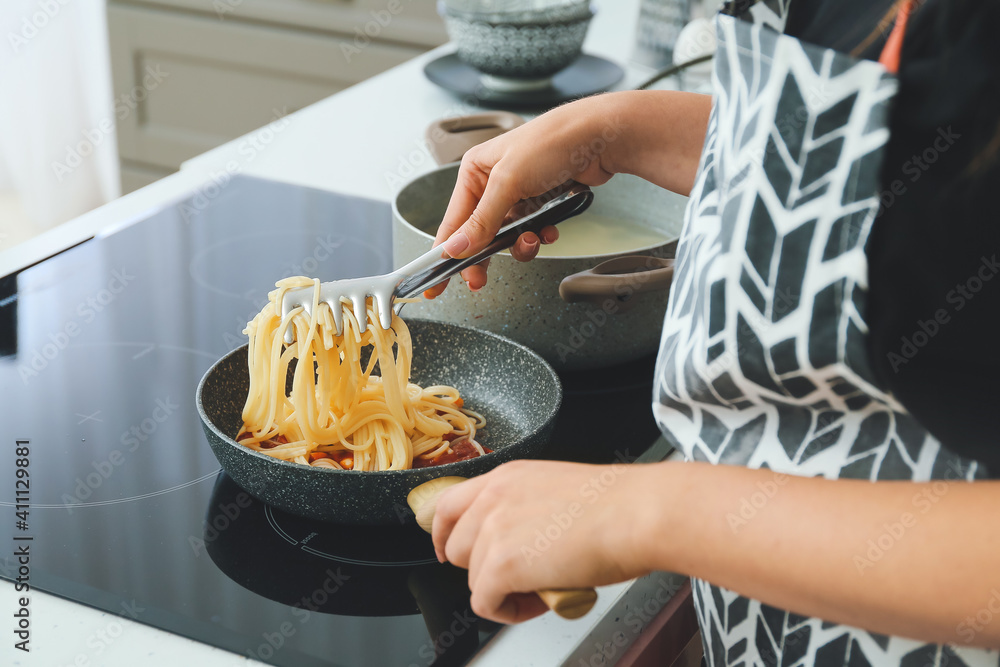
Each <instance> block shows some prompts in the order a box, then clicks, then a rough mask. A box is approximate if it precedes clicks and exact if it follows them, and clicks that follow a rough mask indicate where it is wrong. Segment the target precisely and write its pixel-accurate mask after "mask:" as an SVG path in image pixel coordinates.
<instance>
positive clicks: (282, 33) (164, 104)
mask: <svg viewBox="0 0 1000 667" xmlns="http://www.w3.org/2000/svg"><path fill="white" fill-rule="evenodd" d="M108 25H109V31H110V36H111V59H112V70H113V78H114V87H115V95H116V100H115V102H116V115H117V120H118V142H119V153H120V155H121V157H122V158H123V159H125V160H131V161H134V162H138V163H142V164H147V165H151V166H156V167H165V168H168V169H176V168H177V167H178V166H179V165H180V163H181V162H182V161H184V160H187V159H188V158H191V157H194V156H195V155H198V154H200V153H203V152H205V151H207V150H209V149H211V148H213V147H215V146H218V145H219V144H222V143H224V142H226V141H228V140H230V139H234V138H236V137H238V136H241V135H243V134H246V133H247V132H250V131H252V130H254V129H256V128H258V127H261V126H262V125H265V124H267V123H269V122H271V121H272V120H274V119H275V118H276V117H277V116H281V115H284V114H288V113H292V112H293V111H296V110H298V109H301V108H302V107H304V106H307V105H309V104H312V103H313V102H316V101H317V100H320V99H322V98H324V97H327V96H329V95H332V94H333V93H336V92H337V91H339V90H342V89H343V88H347V87H348V86H350V85H352V84H354V83H357V82H359V81H362V80H364V79H367V78H368V77H370V76H373V75H375V74H378V73H379V72H382V71H384V70H386V69H389V68H390V67H394V66H396V65H398V64H400V63H403V62H405V61H406V60H409V59H410V58H413V57H414V56H416V55H418V54H419V53H420V52H421V51H422V48H420V47H409V46H400V45H392V44H382V43H378V42H375V41H372V42H370V43H368V44H367V45H362V48H360V49H359V48H357V47H356V46H355V45H354V43H353V41H352V40H350V39H349V38H347V37H346V36H344V37H342V38H335V37H332V36H330V35H320V34H314V33H309V32H305V31H300V30H293V29H289V28H285V27H273V26H266V25H252V24H245V23H240V22H236V21H224V20H219V19H217V18H212V17H208V16H203V15H193V14H181V13H177V12H173V11H163V10H159V9H154V8H148V7H132V6H122V5H116V4H110V5H109V7H108Z"/></svg>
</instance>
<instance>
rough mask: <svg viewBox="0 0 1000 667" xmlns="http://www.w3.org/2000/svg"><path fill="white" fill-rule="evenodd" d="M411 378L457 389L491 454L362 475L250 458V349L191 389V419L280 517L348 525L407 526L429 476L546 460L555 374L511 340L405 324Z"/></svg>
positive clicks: (229, 468) (557, 392) (557, 394)
mask: <svg viewBox="0 0 1000 667" xmlns="http://www.w3.org/2000/svg"><path fill="white" fill-rule="evenodd" d="M407 324H408V326H409V329H410V333H411V335H412V336H413V368H412V375H411V380H412V381H413V382H416V383H417V384H420V385H422V386H429V385H434V384H447V385H451V386H453V387H455V388H457V389H458V391H459V393H460V394H461V395H462V397H463V398H464V400H465V405H466V406H468V407H469V409H472V410H476V411H478V412H481V413H482V414H483V415H484V416H485V417H486V428H485V429H483V431H482V433H481V434H480V435H477V437H476V439H477V440H478V441H479V442H481V443H482V444H483V445H484V446H487V447H490V448H491V449H493V450H494V452H493V453H492V454H487V455H485V456H480V457H477V458H475V459H470V460H468V461H459V462H457V463H448V464H445V465H440V466H433V467H430V468H422V469H418V470H391V471H390V470H387V471H382V472H362V471H353V470H332V469H328V468H313V467H309V466H304V465H300V464H297V463H288V462H285V461H280V460H278V459H275V458H272V457H270V456H267V455H265V454H260V453H258V452H255V451H253V450H251V449H248V448H247V447H244V446H243V445H241V444H239V443H237V442H236V441H235V440H234V438H235V436H236V434H237V433H238V432H239V429H240V426H241V425H242V418H241V411H242V410H243V404H244V402H245V401H246V397H247V392H248V391H249V388H250V378H249V374H248V372H247V346H245V345H244V346H243V347H241V348H239V349H237V350H233V351H232V352H230V353H229V354H228V355H226V356H225V357H223V358H222V359H220V360H219V361H218V362H216V364H215V365H214V366H212V368H210V369H209V370H208V372H207V373H206V374H205V377H203V378H202V380H201V383H200V384H199V385H198V392H197V397H196V400H197V404H198V414H199V415H201V420H202V423H203V425H204V427H205V434H206V435H207V436H208V442H209V444H210V445H211V446H212V451H213V452H215V456H216V458H217V459H219V463H220V464H222V467H223V469H225V471H226V472H227V473H229V476H230V477H232V478H233V479H234V480H235V481H236V482H237V483H238V484H239V485H240V486H242V487H243V488H244V489H246V490H247V491H248V492H250V494H252V495H253V496H255V497H257V498H259V499H260V500H262V501H264V502H266V503H269V504H271V505H274V506H275V507H278V508H280V509H283V510H285V511H287V512H292V513H294V514H299V515H301V516H306V517H310V518H314V519H321V520H325V521H335V522H338V523H348V524H392V523H405V522H410V521H412V520H413V514H412V512H411V511H410V509H409V506H408V505H407V504H406V494H407V493H409V492H410V490H411V489H413V488H414V487H415V486H417V485H418V484H422V483H423V482H426V481H428V480H430V479H433V478H435V477H442V476H445V475H459V476H462V477H472V476H475V475H479V474H482V473H484V472H486V471H488V470H490V469H492V468H495V467H496V466H498V465H500V464H501V463H504V462H506V461H511V460H513V459H520V458H537V457H539V456H542V455H544V453H545V450H546V446H547V444H548V436H549V434H550V433H551V431H552V427H553V424H554V421H555V416H556V412H558V410H559V406H560V404H561V402H562V388H561V387H560V384H559V378H558V376H557V375H556V373H555V371H554V370H552V367H551V366H549V365H548V364H547V363H546V362H545V361H544V360H543V359H542V358H541V357H540V356H538V354H536V353H535V352H532V351H531V350H529V349H528V348H526V347H524V346H523V345H520V344H518V343H515V342H513V341H511V340H508V339H506V338H503V337H501V336H497V335H496V334H492V333H489V332H486V331H479V330H477V329H471V328H468V327H464V326H459V325H456V324H447V323H443V322H431V321H427V320H410V321H409V322H408V323H407Z"/></svg>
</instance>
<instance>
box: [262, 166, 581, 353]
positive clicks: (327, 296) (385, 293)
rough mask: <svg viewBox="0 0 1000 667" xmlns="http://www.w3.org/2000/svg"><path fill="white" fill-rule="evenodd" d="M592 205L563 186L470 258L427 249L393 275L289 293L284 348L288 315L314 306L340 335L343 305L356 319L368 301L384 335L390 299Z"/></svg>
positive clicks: (518, 210) (529, 203) (518, 213)
mask: <svg viewBox="0 0 1000 667" xmlns="http://www.w3.org/2000/svg"><path fill="white" fill-rule="evenodd" d="M593 199H594V193H593V192H592V191H591V189H590V188H589V187H587V186H586V185H583V184H582V183H577V182H576V181H567V182H566V183H564V184H563V185H560V186H559V187H557V188H554V189H552V190H549V191H548V192H546V193H544V194H541V195H539V196H537V197H532V198H530V199H524V200H522V201H521V202H519V203H518V204H516V205H515V206H514V207H513V208H512V209H511V210H510V211H509V212H508V213H507V217H506V219H505V224H504V226H503V227H501V228H500V231H499V232H498V233H497V235H496V237H495V238H494V239H493V241H492V242H491V243H490V244H489V245H488V246H486V248H484V249H483V250H481V251H480V252H478V253H476V254H475V255H472V256H471V257H466V258H464V259H454V258H452V257H448V256H447V255H445V254H444V252H443V251H442V250H441V249H440V248H432V249H431V250H429V251H428V252H427V253H425V254H423V255H421V256H420V257H418V258H417V259H415V260H413V261H412V262H410V263H409V264H407V265H406V266H403V267H402V268H399V269H397V270H395V271H393V272H392V273H387V274H385V275H381V276H371V277H367V278H352V279H349V280H336V281H332V282H326V283H322V284H321V285H320V288H319V294H318V295H317V294H316V289H315V288H313V287H305V288H301V289H294V290H288V291H287V292H285V293H284V295H283V297H282V299H281V303H280V312H281V319H282V322H283V323H284V324H286V327H285V336H284V340H285V342H286V343H289V344H291V343H292V341H294V340H295V331H294V327H290V326H287V323H288V320H289V316H290V315H291V313H292V311H295V310H296V309H297V308H302V309H303V310H305V312H306V313H307V314H310V315H311V313H312V309H313V308H314V307H316V306H317V305H318V304H320V303H326V304H329V306H330V309H331V311H332V314H333V321H334V325H335V326H336V329H337V334H338V335H339V334H341V333H342V332H343V329H344V311H343V305H342V302H343V301H345V300H346V302H347V303H350V304H353V310H354V312H355V313H364V312H365V310H366V308H365V304H366V303H367V300H368V298H369V297H371V298H372V299H373V300H374V304H375V308H376V310H377V312H378V321H379V324H380V325H381V326H382V328H383V329H388V328H389V326H390V325H391V322H392V308H396V310H397V312H398V309H399V308H400V307H401V304H398V303H394V301H395V299H397V298H407V297H411V296H415V295H419V294H420V293H422V292H423V291H424V290H425V289H427V288H429V287H433V286H434V285H436V284H438V283H440V282H441V281H443V280H445V279H446V278H449V277H451V276H452V275H454V274H456V273H458V272H459V271H461V270H462V269H464V268H466V267H468V266H472V265H474V264H478V263H479V262H482V261H483V260H484V259H486V258H487V257H491V256H492V255H494V254H496V253H498V252H500V251H501V250H506V249H507V248H510V247H511V246H513V245H514V242H515V241H517V239H518V237H520V236H521V234H523V233H524V232H528V231H533V232H535V233H536V234H537V233H539V232H540V231H541V229H542V228H543V227H546V226H548V225H555V224H558V223H560V222H562V221H563V220H566V219H567V218H571V217H573V216H574V215H578V214H580V213H582V212H583V211H585V210H586V209H587V207H588V206H590V203H591V202H592V201H593ZM358 324H359V325H360V331H361V333H364V331H365V328H366V322H365V318H364V317H359V318H358Z"/></svg>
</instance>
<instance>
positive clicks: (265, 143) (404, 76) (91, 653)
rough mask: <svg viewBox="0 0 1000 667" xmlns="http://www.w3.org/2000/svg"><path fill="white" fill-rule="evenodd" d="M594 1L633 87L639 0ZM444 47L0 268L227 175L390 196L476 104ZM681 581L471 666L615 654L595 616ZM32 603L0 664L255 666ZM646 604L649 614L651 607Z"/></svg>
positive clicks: (150, 631)
mask: <svg viewBox="0 0 1000 667" xmlns="http://www.w3.org/2000/svg"><path fill="white" fill-rule="evenodd" d="M595 4H596V5H597V7H598V13H597V17H596V18H595V19H594V22H593V24H592V26H591V29H590V32H589V34H588V39H587V42H586V45H585V50H586V51H588V52H590V53H593V54H596V55H602V56H605V57H608V58H610V59H612V60H614V61H616V62H618V63H619V64H622V65H624V66H626V78H625V80H624V81H623V82H622V83H621V84H619V86H618V87H619V88H628V87H633V86H635V85H637V84H638V83H639V82H640V81H642V80H643V79H645V78H646V77H647V76H648V75H649V74H650V73H651V71H650V70H649V69H648V68H646V67H641V66H637V65H634V64H629V59H630V57H631V54H632V50H633V43H634V34H635V27H636V19H637V14H638V0H595ZM449 48H450V47H448V46H444V47H441V48H440V49H436V50H434V51H432V52H430V53H428V54H425V55H423V56H421V57H419V58H416V59H414V60H413V61H411V62H409V63H406V64H404V65H402V66H400V67H397V68H395V69H393V70H390V71H388V72H386V73H384V74H382V75H379V76H377V77H374V78H373V79H370V80H368V81H366V82H364V83H362V84H360V85H357V86H355V87H353V88H350V89H348V90H346V91H343V92H341V93H338V94H337V95H334V96H333V97H330V98H327V99H325V100H323V101H321V102H318V103H316V104H314V105H312V106H310V107H307V108H305V109H303V110H301V111H299V112H296V113H295V114H292V115H290V116H287V117H285V118H283V119H280V120H276V121H275V122H274V123H272V124H271V125H270V126H266V127H264V128H261V129H259V130H257V131H255V132H252V133H250V134H248V135H246V136H245V137H242V138H240V139H237V140H234V141H232V142H230V143H228V144H226V145H224V146H221V147H219V148H217V149H215V150H212V151H210V152H208V153H206V154H204V155H202V156H199V157H197V158H194V159H192V160H190V161H188V162H187V163H185V164H184V165H183V168H182V170H181V171H180V172H179V173H176V174H173V175H171V176H169V177H167V178H165V179H163V180H161V181H158V182H156V183H154V184H152V185H150V186H148V187H146V188H143V189H141V190H139V191H137V192H134V193H132V194H130V195H127V196H125V197H122V198H121V199H119V200H116V201H114V202H111V203H109V204H107V205H105V206H103V207H101V208H99V209H97V210H95V211H92V212H90V213H88V214H86V215H84V216H81V217H80V218H77V219H76V220H73V221H71V222H68V223H66V224H64V225H62V226H60V227H58V228H56V229H53V230H51V231H49V232H47V233H45V234H43V235H41V236H38V237H36V238H34V239H32V240H30V241H28V242H26V243H24V244H21V245H19V246H16V247H14V248H11V249H10V250H7V251H4V252H0V275H7V274H9V273H12V272H14V271H17V270H19V269H21V268H24V267H26V266H29V265H31V264H33V263H35V262H37V261H40V260H42V259H44V258H46V257H48V256H51V255H52V254H54V253H56V252H59V251H61V250H63V249H65V248H68V247H70V246H72V245H75V244H76V243H79V242H81V241H84V240H86V239H88V238H90V237H92V236H96V235H102V234H107V233H109V232H111V231H113V230H115V229H119V228H121V227H122V226H124V225H127V224H130V223H132V222H134V221H136V220H138V219H141V218H143V217H145V215H146V214H148V213H149V212H150V211H153V210H156V209H160V208H162V207H164V206H165V205H167V204H169V203H170V202H172V201H176V200H177V199H179V198H181V197H184V196H187V195H189V194H190V192H191V191H192V190H198V189H202V191H203V192H204V193H205V194H206V196H209V197H211V192H212V191H213V190H212V186H211V184H212V183H213V181H216V182H218V181H220V180H224V179H225V178H226V175H232V174H235V173H242V174H247V175H252V176H258V177H262V178H268V179H274V180H278V181H283V182H287V183H293V184H297V185H303V186H309V187H313V188H319V189H324V190H331V191H337V192H343V193H349V194H353V195H360V196H364V197H368V198H371V199H376V200H382V201H389V200H390V199H391V198H392V196H393V194H394V192H395V191H396V190H398V188H399V185H400V184H401V183H402V182H404V181H405V180H407V179H409V178H411V177H412V176H414V175H416V174H419V173H422V172H425V171H428V170H430V169H431V168H432V167H433V166H434V165H433V160H432V159H431V158H430V156H429V155H428V154H427V151H426V148H425V147H424V145H423V141H422V136H423V132H424V129H425V127H426V126H427V124H428V123H430V122H431V121H433V120H436V119H439V118H443V117H448V116H455V115H460V114H464V113H474V112H476V111H477V109H475V108H472V107H469V106H466V105H464V104H462V103H461V102H460V101H458V100H457V99H456V98H455V97H453V96H451V95H450V94H448V93H447V92H445V91H442V90H440V89H439V88H437V87H436V86H434V85H433V84H431V83H430V82H428V81H427V80H426V79H425V78H424V76H423V73H422V68H423V66H424V64H426V63H427V62H428V61H430V60H431V59H433V58H435V57H437V56H439V55H441V54H442V53H444V52H446V51H447V50H448V49H449ZM278 111H280V110H278ZM679 581H681V579H680V578H678V577H675V576H673V575H664V574H657V575H651V576H650V577H648V578H646V579H645V580H643V581H640V582H639V583H638V584H637V583H635V582H629V583H626V584H620V585H617V586H611V587H607V588H605V589H601V596H600V601H599V604H598V607H599V608H598V609H595V611H594V612H592V613H591V614H590V615H589V616H587V617H585V619H582V620H580V621H573V622H570V621H564V620H561V619H559V618H557V617H555V616H554V615H552V614H547V615H546V616H544V617H542V618H540V619H536V620H534V621H531V622H529V623H525V624H522V625H520V626H516V627H511V628H506V629H504V630H502V631H501V632H500V633H499V634H498V635H497V637H495V638H494V639H493V640H492V641H491V642H490V645H489V646H488V647H487V648H486V649H485V650H484V651H483V652H482V653H481V655H480V656H478V657H477V658H476V659H475V660H474V662H473V663H472V664H473V665H475V666H476V667H493V666H494V665H497V666H499V665H504V666H509V665H539V666H552V665H562V664H574V665H575V664H578V663H579V661H580V660H582V661H583V662H582V663H579V664H613V662H614V660H606V661H601V660H599V661H598V662H593V661H592V660H591V659H592V658H593V657H594V651H595V646H599V645H601V644H604V643H606V642H609V641H610V640H611V633H612V632H614V630H613V629H609V628H608V622H609V621H607V620H602V617H604V616H608V617H609V618H614V617H616V616H621V615H624V614H627V613H630V610H634V609H635V608H636V607H637V606H639V605H642V604H643V603H647V602H649V601H651V600H657V601H658V603H659V604H661V606H662V600H663V598H664V592H665V591H668V590H669V591H675V590H676V586H677V585H678V582H679ZM0 591H2V598H3V600H4V601H5V602H4V605H3V609H5V610H8V611H7V612H6V613H10V612H9V610H10V609H12V608H13V606H14V605H13V600H14V599H15V597H16V596H17V597H19V595H16V594H15V592H14V589H13V586H12V585H11V584H9V583H7V582H2V583H0ZM30 600H31V602H30V609H31V614H32V637H31V648H32V652H31V653H30V654H25V653H22V652H20V651H16V650H14V649H13V647H12V645H13V639H12V635H11V634H10V630H7V631H5V638H4V639H3V641H2V642H0V664H4V665H25V666H31V667H35V666H38V667H55V666H62V665H79V666H87V665H109V666H118V665H121V666H125V665H128V666H132V665H137V664H141V665H146V666H152V667H157V666H161V665H162V666H166V665H171V666H173V665H178V664H194V665H199V666H200V665H207V666H211V667H225V666H229V665H242V664H247V663H248V662H253V661H250V660H248V659H247V658H244V657H241V656H237V655H234V654H232V653H228V652H225V651H222V650H218V649H215V648H211V647H209V646H207V645H204V644H201V643H198V642H194V641H191V640H188V639H185V638H182V637H179V636H177V635H173V634H171V633H167V632H164V631H161V630H158V629H156V628H152V627H150V626H146V625H143V624H140V623H136V622H134V621H132V620H129V619H128V618H125V617H123V616H119V615H114V614H109V613H106V612H102V611H98V610H96V609H92V608H90V607H86V606H84V605H80V604H77V603H73V602H69V601H66V600H63V599H62V598H58V597H56V596H52V595H49V594H46V593H42V592H39V591H32V592H31V594H30ZM653 606H655V605H653ZM646 608H647V611H648V610H649V608H650V607H649V605H648V604H647V607H646ZM609 612H610V613H609ZM7 618H8V621H9V616H8V617H7ZM7 627H10V623H9V622H8V624H7ZM604 635H607V636H604ZM629 641H631V638H630V640H629ZM254 664H260V663H254Z"/></svg>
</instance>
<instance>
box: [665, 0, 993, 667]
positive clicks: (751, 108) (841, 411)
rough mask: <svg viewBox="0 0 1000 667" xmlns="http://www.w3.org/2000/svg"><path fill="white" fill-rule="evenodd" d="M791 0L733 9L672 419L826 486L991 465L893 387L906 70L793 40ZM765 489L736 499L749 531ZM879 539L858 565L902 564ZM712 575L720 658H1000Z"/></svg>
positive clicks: (760, 463) (720, 61)
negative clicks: (897, 123)
mask: <svg viewBox="0 0 1000 667" xmlns="http://www.w3.org/2000/svg"><path fill="white" fill-rule="evenodd" d="M786 5H787V2H783V1H782V0H771V1H770V2H762V3H758V4H756V5H754V6H753V7H751V8H749V10H747V11H745V12H744V13H743V14H742V15H741V16H739V17H732V16H724V15H720V16H719V17H718V19H717V34H718V42H719V49H718V52H717V55H716V58H715V66H714V75H713V81H714V88H715V99H714V104H713V108H712V112H711V116H710V121H709V127H708V134H707V136H706V137H705V145H704V149H703V153H702V157H701V163H700V165H699V168H698V176H697V180H696V183H695V186H694V188H693V189H692V191H691V199H690V202H689V204H688V208H687V211H686V215H685V221H684V228H683V231H682V234H681V238H680V242H679V245H678V248H677V262H676V268H675V275H674V282H673V287H672V291H671V295H670V305H669V307H668V310H667V314H666V318H665V322H664V329H663V339H662V342H661V347H660V354H659V358H658V360H657V376H656V377H657V381H656V388H655V390H654V403H653V410H654V413H655V415H656V418H657V421H658V423H659V424H660V427H661V429H662V430H663V433H664V435H665V437H666V438H667V439H668V440H669V441H670V442H671V443H672V444H673V445H674V446H675V447H677V448H678V449H680V450H681V451H682V452H683V453H684V455H685V457H686V458H687V459H688V460H695V461H709V462H712V463H716V464H720V463H721V464H735V465H743V466H748V467H751V468H770V469H772V470H774V471H776V472H777V473H784V474H794V475H802V476H817V475H819V476H823V477H826V478H860V479H869V480H887V479H894V480H899V479H908V480H915V481H926V480H931V479H967V480H972V479H976V478H980V477H985V474H986V471H985V470H984V469H983V467H982V466H980V465H978V464H977V463H976V462H974V461H970V460H967V459H963V458H961V457H959V456H957V455H955V454H952V453H951V452H949V451H947V450H944V449H942V448H941V446H940V444H939V443H938V442H937V441H936V440H935V439H934V438H933V437H932V436H931V435H930V434H929V433H928V432H927V431H926V430H924V429H923V428H922V427H921V426H920V425H919V424H918V423H917V422H916V420H914V419H913V418H912V417H911V416H910V415H909V414H908V413H907V411H906V409H905V408H904V407H903V406H902V405H901V404H900V403H899V402H898V401H897V400H895V399H894V398H893V396H891V395H889V394H887V393H885V392H884V391H882V390H880V389H879V388H878V387H877V386H876V384H875V378H874V375H873V373H872V370H871V367H870V365H869V361H868V358H867V352H866V343H865V338H866V335H867V330H868V329H867V325H866V323H865V319H864V314H865V302H866V296H867V287H868V284H867V280H868V264H867V258H866V256H865V250H864V248H865V242H866V240H867V238H868V234H869V232H870V230H871V226H872V224H873V223H874V222H875V219H876V215H877V213H878V208H879V200H878V193H879V184H880V183H879V176H880V169H881V162H882V155H883V148H884V146H885V143H886V140H887V139H888V129H887V119H888V112H889V105H890V102H891V100H892V98H893V96H894V95H895V93H896V89H897V84H896V79H895V77H894V76H893V75H892V74H890V73H889V72H888V71H887V70H886V69H885V68H884V67H883V66H881V65H880V64H878V63H876V62H872V61H859V60H856V59H854V58H851V57H849V56H847V55H845V54H842V53H838V52H836V51H833V50H830V49H825V48H819V47H816V46H813V45H809V44H805V43H802V42H800V41H798V40H796V39H794V38H792V37H790V36H788V35H783V34H781V33H782V31H783V29H784V18H785V17H784V12H783V6H786ZM761 498H764V496H763V495H762V496H761ZM759 501H760V499H756V498H753V499H749V501H748V502H749V503H750V505H749V508H747V507H742V508H733V514H732V515H731V517H729V518H730V519H731V521H730V523H731V525H733V527H734V530H738V528H739V525H740V524H739V522H740V521H741V520H742V521H745V520H747V519H748V518H750V517H749V516H748V514H749V515H752V512H753V511H754V509H753V508H754V506H755V504H757V503H758V502H759ZM919 511H920V508H919V507H916V506H915V508H914V514H918V513H919ZM789 529H790V530H794V527H789ZM890 537H891V536H890ZM874 546H875V547H878V545H877V544H875V545H874ZM883 546H884V545H883ZM866 549H868V547H867V546H866V545H865V544H859V558H858V559H856V560H855V565H856V566H857V567H858V570H859V576H869V577H879V576H885V575H886V574H887V573H885V572H879V563H878V559H879V557H880V556H879V553H880V552H879V551H878V549H877V548H875V549H868V550H867V551H866ZM693 585H694V592H695V601H696V605H697V609H698V615H699V621H700V624H701V629H702V637H703V642H704V646H705V655H706V661H707V663H708V664H709V665H712V666H717V665H748V666H749V665H782V666H786V665H789V666H790V665H821V666H826V665H852V666H853V665H903V666H904V667H910V666H911V665H912V666H913V667H925V666H926V667H931V666H935V667H945V666H947V667H958V666H960V665H969V666H970V667H971V666H973V665H977V666H978V665H991V666H993V667H995V666H996V665H998V664H1000V660H998V654H997V652H996V651H985V650H979V649H971V648H955V647H950V646H939V645H933V644H925V643H922V642H918V641H914V640H910V639H904V638H899V637H886V636H882V635H877V634H873V633H870V632H866V631H864V630H859V629H856V628H851V627H846V626H842V625H836V624H832V623H827V622H824V621H822V620H820V619H816V618H808V617H804V616H800V615H796V614H792V613H788V612H785V611H782V610H780V609H776V608H774V607H770V606H768V605H765V604H762V603H760V602H758V601H756V600H751V599H748V598H745V597H742V596H740V595H737V594H736V593H734V592H732V591H728V590H725V589H722V588H719V587H718V586H713V585H711V584H709V583H707V582H705V581H694V582H693ZM928 585H933V582H928ZM941 594H942V595H947V591H945V590H942V591H941ZM985 603H986V600H984V604H985ZM959 630H960V631H961V628H959Z"/></svg>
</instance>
